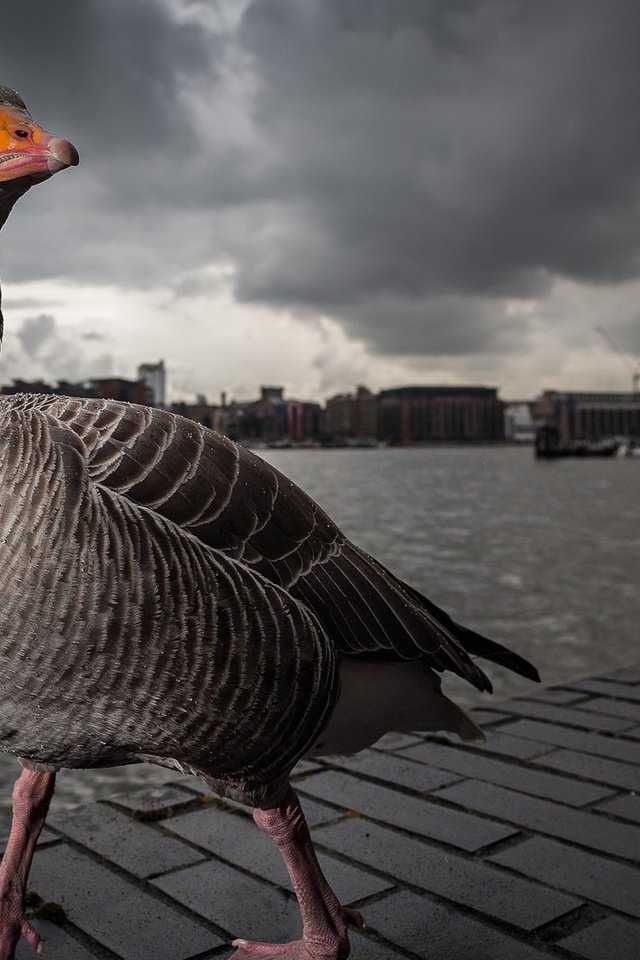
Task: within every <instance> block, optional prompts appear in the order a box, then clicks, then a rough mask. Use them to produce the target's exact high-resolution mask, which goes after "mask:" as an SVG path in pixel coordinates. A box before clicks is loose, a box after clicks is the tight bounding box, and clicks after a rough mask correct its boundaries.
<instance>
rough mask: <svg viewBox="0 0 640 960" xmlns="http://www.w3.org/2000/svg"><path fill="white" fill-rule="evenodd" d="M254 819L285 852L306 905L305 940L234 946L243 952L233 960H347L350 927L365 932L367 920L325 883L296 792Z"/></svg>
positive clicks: (300, 900)
mask: <svg viewBox="0 0 640 960" xmlns="http://www.w3.org/2000/svg"><path fill="white" fill-rule="evenodd" d="M253 818H254V820H255V822H256V823H257V825H258V827H259V828H260V829H261V830H262V831H263V832H264V833H266V834H267V836H269V837H271V839H272V840H273V841H274V843H276V844H277V845H278V847H279V848H280V853H281V854H282V858H283V860H284V862H285V865H286V867H287V870H288V871H289V876H290V877H291V882H292V884H293V889H294V891H295V894H296V897H297V898H298V903H299V905H300V912H301V914H302V922H303V933H302V940H296V941H295V942H294V943H285V944H274V943H271V944H269V943H256V942H253V941H251V942H249V941H247V940H234V942H233V946H234V947H237V948H238V949H237V950H236V952H235V953H234V954H233V957H232V958H231V960H257V958H262V960H271V958H273V960H276V958H277V960H346V958H347V957H348V956H349V952H350V949H349V938H348V936H347V924H349V923H351V924H353V925H354V926H357V927H363V926H364V919H363V918H362V916H361V915H360V914H359V913H358V912H357V911H356V910H350V909H348V908H347V907H342V906H340V904H339V903H338V901H337V899H336V896H335V894H334V892H333V890H332V889H331V887H330V886H329V884H328V883H327V881H326V880H325V878H324V876H323V874H322V871H321V870H320V866H319V864H318V861H317V859H316V855H315V851H314V849H313V844H312V843H311V836H310V834H309V828H308V827H307V823H306V820H305V818H304V813H303V812H302V807H301V806H300V801H299V800H298V797H297V796H296V794H295V792H294V791H293V789H292V788H291V787H290V788H289V791H288V793H287V795H286V797H285V798H284V800H283V801H282V803H280V804H279V805H278V806H276V807H269V808H268V809H266V810H255V811H254V814H253Z"/></svg>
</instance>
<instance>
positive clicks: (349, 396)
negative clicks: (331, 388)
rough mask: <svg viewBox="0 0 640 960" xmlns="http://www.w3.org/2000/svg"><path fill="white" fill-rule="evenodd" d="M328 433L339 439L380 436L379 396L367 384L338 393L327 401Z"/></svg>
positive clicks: (364, 438)
mask: <svg viewBox="0 0 640 960" xmlns="http://www.w3.org/2000/svg"><path fill="white" fill-rule="evenodd" d="M325 424H326V430H327V433H328V434H330V435H331V436H333V437H336V438H337V439H339V440H346V439H362V440H369V439H371V440H372V439H376V438H377V437H378V397H377V396H376V395H375V394H373V393H372V392H371V390H369V389H368V387H365V386H362V385H360V386H358V387H356V392H355V394H354V393H338V394H336V395H335V396H333V397H330V398H329V399H328V400H327V403H326V420H325Z"/></svg>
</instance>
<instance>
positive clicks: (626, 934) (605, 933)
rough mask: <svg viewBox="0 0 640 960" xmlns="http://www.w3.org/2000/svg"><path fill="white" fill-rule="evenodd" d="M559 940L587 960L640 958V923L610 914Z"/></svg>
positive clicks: (630, 959) (633, 959) (562, 945)
mask: <svg viewBox="0 0 640 960" xmlns="http://www.w3.org/2000/svg"><path fill="white" fill-rule="evenodd" d="M558 943H559V946H561V947H565V948H566V949H567V950H571V951H572V952H573V953H577V954H578V956H579V957H586V960H614V958H615V960H638V954H639V953H640V923H634V921H633V920H625V919H624V918H623V917H607V918H606V919H605V920H601V921H600V922H599V923H594V924H592V925H591V926H590V927H586V929H584V930H580V932H579V933H574V934H573V936H571V937H565V939H564V940H560V941H558Z"/></svg>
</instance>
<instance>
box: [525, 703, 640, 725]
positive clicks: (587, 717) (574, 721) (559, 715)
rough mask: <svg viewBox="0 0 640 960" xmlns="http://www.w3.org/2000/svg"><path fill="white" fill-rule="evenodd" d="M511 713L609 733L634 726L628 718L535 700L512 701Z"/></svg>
mask: <svg viewBox="0 0 640 960" xmlns="http://www.w3.org/2000/svg"><path fill="white" fill-rule="evenodd" d="M509 713H512V714H517V715H518V716H521V717H531V718H532V719H534V720H536V719H538V720H546V721H548V722H552V723H560V724H563V725H565V726H569V727H580V728H582V729H584V730H600V731H604V732H607V733H619V732H620V731H622V730H628V729H629V728H630V727H632V726H633V721H632V720H630V719H628V718H624V717H612V716H608V715H607V714H600V713H593V712H590V711H588V710H578V708H577V707H557V706H554V705H553V704H549V703H538V702H536V701H535V700H510V701H509Z"/></svg>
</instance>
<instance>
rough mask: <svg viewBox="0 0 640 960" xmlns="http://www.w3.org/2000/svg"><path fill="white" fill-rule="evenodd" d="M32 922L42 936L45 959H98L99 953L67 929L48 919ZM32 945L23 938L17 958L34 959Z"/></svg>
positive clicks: (18, 948) (19, 959)
mask: <svg viewBox="0 0 640 960" xmlns="http://www.w3.org/2000/svg"><path fill="white" fill-rule="evenodd" d="M31 923H32V924H33V926H34V927H35V928H36V930H37V931H38V933H39V934H40V936H41V937H42V953H41V954H39V956H42V958H43V960H96V958H97V956H98V955H97V954H95V953H90V952H89V950H87V948H86V947H84V946H83V945H82V944H80V943H78V941H77V940H74V939H73V937H72V936H70V935H69V934H68V933H67V932H66V931H65V930H62V929H61V928H60V927H57V926H56V925H55V924H54V923H49V921H48V920H32V921H31ZM35 956H36V954H34V952H33V950H32V949H31V947H29V946H27V944H26V943H25V941H24V940H21V941H20V943H19V944H18V946H17V948H16V957H15V960H34V958H35Z"/></svg>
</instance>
